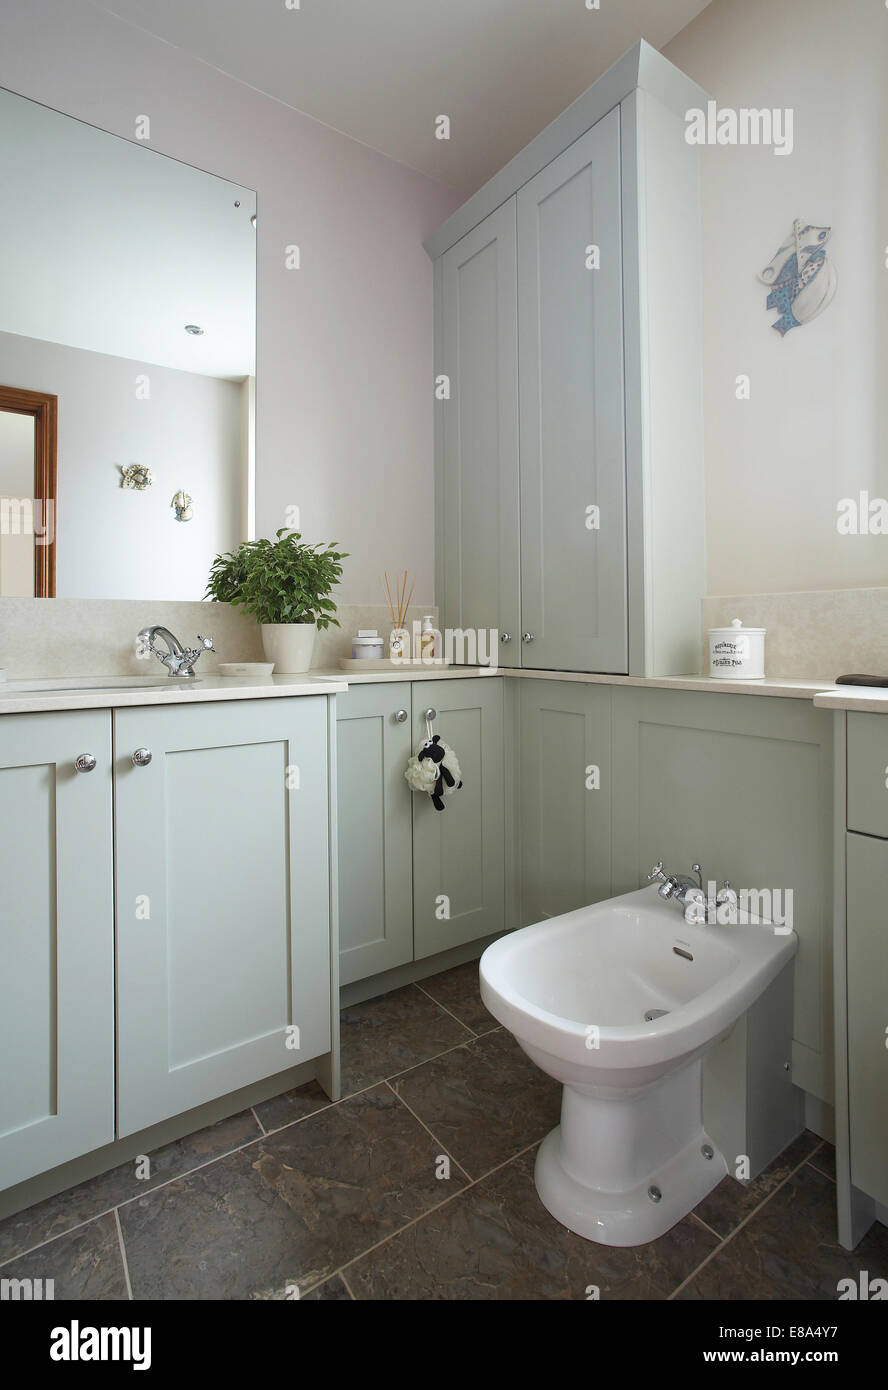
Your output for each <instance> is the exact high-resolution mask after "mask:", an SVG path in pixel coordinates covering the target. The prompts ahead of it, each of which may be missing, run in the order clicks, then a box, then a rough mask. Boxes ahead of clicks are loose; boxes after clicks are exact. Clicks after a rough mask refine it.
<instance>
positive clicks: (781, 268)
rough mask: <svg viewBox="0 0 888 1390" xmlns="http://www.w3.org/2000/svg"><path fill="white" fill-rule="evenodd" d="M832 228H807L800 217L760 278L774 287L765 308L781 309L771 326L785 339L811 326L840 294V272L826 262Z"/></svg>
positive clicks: (763, 282) (771, 288) (765, 283)
mask: <svg viewBox="0 0 888 1390" xmlns="http://www.w3.org/2000/svg"><path fill="white" fill-rule="evenodd" d="M831 233H832V228H831V227H813V226H811V225H810V224H808V225H807V226H805V225H803V224H802V223H801V222H800V221H799V219H798V218H797V219H796V220H795V222H793V224H792V231H791V232H790V234H789V236H788V237H787V239H786V240H785V241H784V243H783V245H782V246H781V247H780V249H779V250H778V251H777V253H776V255H775V256H774V257H773V259H772V260H771V261H770V262H769V264H768V265H766V266H765V268H764V270H763V271H762V272H761V274H760V275H759V277H758V278H759V280H761V282H762V284H763V285H768V286H769V287H770V294H769V295H768V298H767V300H766V304H765V307H766V308H768V309H777V310H778V311H779V315H780V317H779V318H777V319H775V321H774V323H772V324H771V327H772V328H776V330H777V332H778V333H779V334H780V336H781V338H783V337H785V336H786V334H787V333H788V332H789V331H790V329H791V328H801V326H802V324H804V323H810V322H811V320H812V319H814V318H816V317H817V315H818V314H822V313H823V310H824V309H825V308H826V307H827V305H828V304H829V303H830V302H831V301H832V298H833V295H834V294H835V292H836V283H837V277H836V270H835V266H834V265H833V264H832V262H831V261H828V260H827V259H826V243H827V241H828V240H829V238H830V235H831Z"/></svg>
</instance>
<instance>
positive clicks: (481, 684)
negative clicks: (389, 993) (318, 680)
mask: <svg viewBox="0 0 888 1390" xmlns="http://www.w3.org/2000/svg"><path fill="white" fill-rule="evenodd" d="M336 707H337V708H336V720H337V744H338V757H337V776H338V797H337V801H338V822H337V823H338V857H339V936H340V980H341V983H342V984H343V985H348V984H354V983H355V982H357V981H360V980H367V979H370V978H371V977H372V976H375V975H380V974H382V973H383V972H385V971H387V970H391V969H393V968H395V967H396V966H399V965H405V964H407V963H408V962H410V961H414V960H423V959H425V958H426V957H427V956H433V955H437V954H438V952H440V951H447V950H448V949H449V948H450V947H454V946H462V945H465V944H466V943H467V942H471V941H477V940H480V939H481V938H482V937H485V936H490V935H492V934H494V933H496V932H499V931H502V930H504V928H505V926H506V925H507V923H506V920H505V915H506V911H505V900H506V877H505V843H506V831H505V818H506V792H505V787H506V782H505V768H504V758H505V731H504V693H503V681H502V679H501V678H498V677H496V676H467V677H466V678H465V679H462V678H458V677H450V678H447V679H444V680H440V681H438V680H418V681H411V682H408V681H403V682H396V681H392V682H391V683H388V682H387V683H385V684H382V683H380V684H368V685H356V686H352V688H351V689H350V690H349V691H348V694H347V695H339V696H337V699H336ZM428 709H433V710H434V711H435V717H434V721H433V729H434V732H435V733H437V734H440V735H441V737H442V739H443V740H444V741H445V742H446V743H449V744H450V746H451V747H452V748H453V750H454V752H455V753H456V755H457V758H458V759H459V763H460V768H461V771H462V774H463V786H462V788H461V789H460V790H459V791H458V792H456V793H454V795H453V796H449V797H447V798H446V800H445V808H444V810H443V811H437V810H435V808H434V806H433V805H432V803H431V799H430V798H429V797H428V795H426V794H425V793H423V792H414V791H411V789H410V787H409V786H408V785H407V781H406V779H405V777H404V772H405V770H406V767H407V762H408V759H409V758H410V755H411V754H412V753H414V752H415V751H416V749H417V748H418V747H419V745H420V744H421V743H422V742H423V741H424V739H425V737H426V722H425V712H426V710H428ZM399 714H400V716H401V717H400V718H399ZM508 925H510V926H512V925H514V923H508ZM389 987H390V986H389Z"/></svg>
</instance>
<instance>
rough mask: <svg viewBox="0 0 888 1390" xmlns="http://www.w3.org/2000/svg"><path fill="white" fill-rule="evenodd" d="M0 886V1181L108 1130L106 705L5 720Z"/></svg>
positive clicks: (61, 1156)
mask: <svg viewBox="0 0 888 1390" xmlns="http://www.w3.org/2000/svg"><path fill="white" fill-rule="evenodd" d="M81 754H87V755H91V757H92V758H94V759H95V766H94V767H93V768H92V770H90V771H84V772H77V771H76V770H75V767H74V760H75V759H76V758H78V757H79V756H80V755H81ZM0 885H2V913H0V1188H5V1187H10V1186H12V1185H13V1184H15V1183H19V1182H22V1181H24V1180H25V1179H26V1178H30V1177H32V1176H33V1175H34V1174H36V1173H40V1172H43V1171H44V1170H45V1169H47V1168H53V1167H55V1166H56V1165H58V1164H60V1163H65V1162H67V1161H68V1160H69V1159H72V1158H75V1157H76V1156H77V1155H79V1154H81V1153H84V1152H86V1151H87V1150H88V1149H94V1148H98V1147H99V1146H100V1145H102V1144H107V1143H109V1142H110V1141H111V1140H112V1139H113V1138H114V917H113V902H112V887H113V875H112V865H111V721H110V719H109V717H108V714H107V712H103V711H92V710H78V711H74V712H71V713H66V714H55V713H52V714H16V715H5V716H3V717H2V718H0Z"/></svg>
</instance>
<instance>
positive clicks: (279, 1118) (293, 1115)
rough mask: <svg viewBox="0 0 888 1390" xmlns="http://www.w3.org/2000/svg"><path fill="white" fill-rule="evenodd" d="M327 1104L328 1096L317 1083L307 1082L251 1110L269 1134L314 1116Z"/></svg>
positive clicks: (328, 1102) (261, 1102)
mask: <svg viewBox="0 0 888 1390" xmlns="http://www.w3.org/2000/svg"><path fill="white" fill-rule="evenodd" d="M329 1104H330V1100H329V1098H328V1096H327V1095H326V1093H325V1092H324V1091H323V1090H322V1089H321V1087H320V1086H319V1085H318V1083H317V1082H316V1081H309V1082H307V1083H306V1084H305V1085H304V1086H296V1087H295V1088H294V1090H292V1091H285V1092H284V1093H283V1095H280V1096H272V1097H271V1099H270V1100H263V1101H260V1103H259V1104H258V1105H254V1106H253V1110H254V1112H255V1114H256V1118H257V1119H258V1120H259V1123H260V1124H261V1125H262V1126H263V1128H264V1129H265V1130H266V1131H267V1132H268V1133H269V1134H270V1133H271V1132H272V1130H275V1129H283V1127H284V1125H291V1124H293V1122H294V1120H304V1119H305V1117H306V1115H314V1114H315V1112H316V1111H318V1110H323V1109H324V1108H325V1106H327V1105H329Z"/></svg>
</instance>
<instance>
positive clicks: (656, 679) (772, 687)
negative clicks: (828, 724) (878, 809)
mask: <svg viewBox="0 0 888 1390" xmlns="http://www.w3.org/2000/svg"><path fill="white" fill-rule="evenodd" d="M311 674H312V675H313V676H317V677H323V678H324V679H329V680H335V679H337V678H338V679H339V680H343V681H346V682H347V683H348V684H349V685H369V684H376V685H380V684H390V683H391V682H393V681H414V680H442V679H447V678H449V679H460V678H463V679H465V678H466V677H471V676H507V677H510V678H515V679H522V678H523V679H525V680H540V681H574V682H579V683H581V684H584V685H629V686H640V687H642V688H644V687H650V688H651V689H659V690H699V691H718V692H720V693H721V694H727V695H772V696H773V695H776V696H783V697H789V698H794V699H796V700H810V699H811V698H812V697H813V696H814V695H817V694H818V693H820V692H821V691H834V690H842V689H844V687H842V686H836V685H835V684H834V683H833V682H832V681H830V680H828V679H824V680H821V681H818V680H795V679H793V678H792V677H788V676H787V677H780V676H774V677H765V678H764V679H763V680H757V681H740V680H737V681H731V680H714V679H713V678H712V677H711V676H615V675H607V674H598V673H591V672H588V671H534V670H530V669H522V670H516V669H514V668H512V667H509V666H500V667H498V668H497V669H495V670H490V669H489V668H487V667H484V666H446V667H440V666H438V667H424V666H403V667H399V668H397V669H392V670H390V671H380V670H374V671H368V672H367V673H366V674H365V673H364V672H362V671H361V672H358V671H354V670H349V671H342V670H336V669H333V668H319V669H317V670H313V671H312V673H311Z"/></svg>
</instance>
